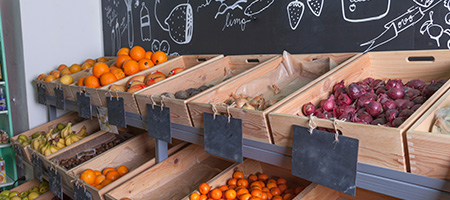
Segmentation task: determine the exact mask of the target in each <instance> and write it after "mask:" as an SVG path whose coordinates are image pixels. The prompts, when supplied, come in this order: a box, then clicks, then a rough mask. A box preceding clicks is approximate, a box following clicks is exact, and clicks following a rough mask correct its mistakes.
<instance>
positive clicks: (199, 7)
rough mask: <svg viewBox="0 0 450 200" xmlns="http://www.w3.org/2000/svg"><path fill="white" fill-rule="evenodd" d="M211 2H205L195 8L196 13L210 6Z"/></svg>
mask: <svg viewBox="0 0 450 200" xmlns="http://www.w3.org/2000/svg"><path fill="white" fill-rule="evenodd" d="M211 2H212V0H206V1H205V3H202V4H201V5H199V6H197V12H198V11H199V10H200V9H201V8H206V6H209V4H211Z"/></svg>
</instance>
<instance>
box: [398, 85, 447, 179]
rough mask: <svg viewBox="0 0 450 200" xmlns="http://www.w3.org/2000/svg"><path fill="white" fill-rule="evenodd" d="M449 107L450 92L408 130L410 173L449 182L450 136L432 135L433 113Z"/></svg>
mask: <svg viewBox="0 0 450 200" xmlns="http://www.w3.org/2000/svg"><path fill="white" fill-rule="evenodd" d="M448 107H450V90H448V91H447V92H446V93H445V94H444V95H443V96H442V97H441V98H440V99H439V100H438V101H436V103H434V104H433V106H431V107H430V108H429V109H428V110H427V111H426V112H425V113H424V114H423V115H422V117H420V118H419V119H418V120H417V121H416V123H414V124H413V126H411V128H410V129H408V132H407V141H408V150H409V160H410V164H411V173H414V174H419V175H423V176H428V177H432V178H438V179H446V180H450V135H445V134H439V133H432V127H433V125H434V123H435V121H436V119H435V112H436V111H437V110H438V109H441V108H448Z"/></svg>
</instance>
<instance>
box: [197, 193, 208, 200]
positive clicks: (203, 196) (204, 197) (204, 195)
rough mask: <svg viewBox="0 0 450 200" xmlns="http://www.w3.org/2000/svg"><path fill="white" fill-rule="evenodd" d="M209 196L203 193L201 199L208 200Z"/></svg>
mask: <svg viewBox="0 0 450 200" xmlns="http://www.w3.org/2000/svg"><path fill="white" fill-rule="evenodd" d="M207 199H208V196H206V194H202V195H200V199H199V200H207Z"/></svg>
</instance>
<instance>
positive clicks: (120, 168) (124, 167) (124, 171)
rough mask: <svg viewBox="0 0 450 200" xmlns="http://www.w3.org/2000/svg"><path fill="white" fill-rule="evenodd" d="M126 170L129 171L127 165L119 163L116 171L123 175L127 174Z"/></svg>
mask: <svg viewBox="0 0 450 200" xmlns="http://www.w3.org/2000/svg"><path fill="white" fill-rule="evenodd" d="M128 171H129V170H128V167H127V166H125V165H121V166H119V167H118V168H117V172H118V173H119V175H120V176H123V175H125V174H127V173H128Z"/></svg>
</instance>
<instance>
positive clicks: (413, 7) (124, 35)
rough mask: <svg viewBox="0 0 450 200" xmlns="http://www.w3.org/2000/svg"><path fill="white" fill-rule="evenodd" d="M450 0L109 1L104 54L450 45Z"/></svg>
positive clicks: (104, 8)
mask: <svg viewBox="0 0 450 200" xmlns="http://www.w3.org/2000/svg"><path fill="white" fill-rule="evenodd" d="M449 1H450V0H395V1H394V0H288V1H285V0H277V1H275V0H102V19H103V35H104V37H103V38H104V49H105V55H115V54H116V52H117V50H118V49H120V48H121V47H132V46H135V45H140V46H142V47H144V48H145V49H146V50H153V51H155V50H162V51H165V52H166V53H168V54H172V55H173V54H175V55H176V54H180V55H185V54H211V53H220V54H226V55H231V54H266V53H276V54H280V53H282V51H283V50H287V51H288V52H290V53H327V52H365V51H386V50H414V49H449V48H450V3H449Z"/></svg>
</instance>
